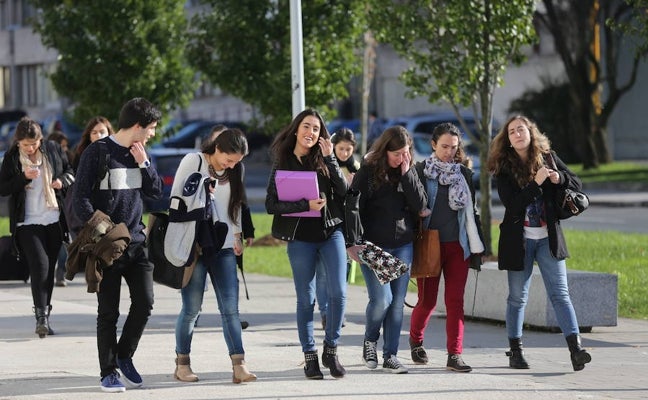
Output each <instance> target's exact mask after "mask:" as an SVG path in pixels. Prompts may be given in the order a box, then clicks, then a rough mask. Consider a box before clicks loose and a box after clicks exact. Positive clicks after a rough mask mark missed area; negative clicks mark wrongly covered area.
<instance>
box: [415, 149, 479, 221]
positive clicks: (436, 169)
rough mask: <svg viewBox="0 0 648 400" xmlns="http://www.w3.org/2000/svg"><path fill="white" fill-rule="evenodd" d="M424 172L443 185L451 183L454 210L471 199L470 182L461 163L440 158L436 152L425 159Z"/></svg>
mask: <svg viewBox="0 0 648 400" xmlns="http://www.w3.org/2000/svg"><path fill="white" fill-rule="evenodd" d="M423 173H424V175H425V177H426V178H428V179H436V180H438V181H439V183H440V184H441V185H449V186H450V188H449V191H448V203H449V205H450V208H451V209H453V210H455V211H456V210H459V209H462V208H465V207H466V206H467V205H468V203H469V199H470V190H469V189H468V183H467V182H466V178H464V176H463V174H462V173H461V165H460V164H457V163H447V162H443V161H441V160H439V159H438V158H437V156H436V154H434V153H432V155H431V156H430V157H429V158H428V159H426V160H425V168H424V169H423Z"/></svg>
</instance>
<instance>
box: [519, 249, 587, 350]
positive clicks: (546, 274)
mask: <svg viewBox="0 0 648 400" xmlns="http://www.w3.org/2000/svg"><path fill="white" fill-rule="evenodd" d="M534 261H537V263H538V267H539V268H540V274H541V275H542V280H543V281H544V285H545V290H546V291H547V297H549V299H550V300H551V305H552V306H553V309H554V312H555V313H556V320H557V321H558V325H559V326H560V329H561V330H562V332H563V335H565V336H569V335H571V334H574V333H576V334H578V333H579V330H578V321H577V320H576V313H575V312H574V306H573V305H572V302H571V298H570V297H569V288H568V287H567V266H566V264H565V260H557V259H555V258H554V257H553V256H552V255H551V251H550V250H549V239H548V238H544V239H540V240H534V239H526V254H525V259H524V270H522V271H508V287H509V295H508V298H507V300H506V331H507V333H508V337H509V338H511V339H517V338H521V337H522V325H523V324H524V309H525V307H526V305H527V300H528V298H529V285H530V284H531V277H532V272H533V262H534Z"/></svg>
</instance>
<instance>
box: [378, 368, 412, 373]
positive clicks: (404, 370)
mask: <svg viewBox="0 0 648 400" xmlns="http://www.w3.org/2000/svg"><path fill="white" fill-rule="evenodd" d="M383 371H384V372H389V373H392V374H406V373H408V372H409V371H408V370H407V369H400V368H399V369H392V368H385V367H383Z"/></svg>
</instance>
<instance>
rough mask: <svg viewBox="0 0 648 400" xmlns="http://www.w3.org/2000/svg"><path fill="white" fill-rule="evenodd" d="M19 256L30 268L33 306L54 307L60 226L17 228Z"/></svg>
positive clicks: (60, 239) (60, 241) (56, 224)
mask: <svg viewBox="0 0 648 400" xmlns="http://www.w3.org/2000/svg"><path fill="white" fill-rule="evenodd" d="M16 239H17V241H18V246H19V247H20V256H21V257H23V258H24V259H25V261H26V263H27V266H28V267H29V275H30V276H31V278H30V281H31V292H32V299H33V301H34V307H38V308H44V307H47V306H48V305H50V304H51V301H52V290H53V289H54V267H55V266H56V259H57V257H58V252H59V249H60V248H61V243H62V238H61V227H60V226H59V224H58V222H57V223H54V224H50V225H22V226H19V227H18V228H17V229H16Z"/></svg>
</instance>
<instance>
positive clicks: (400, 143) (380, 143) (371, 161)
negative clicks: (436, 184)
mask: <svg viewBox="0 0 648 400" xmlns="http://www.w3.org/2000/svg"><path fill="white" fill-rule="evenodd" d="M403 147H407V149H408V151H409V153H410V166H412V165H414V150H413V149H412V137H411V136H410V134H409V132H407V129H405V128H404V127H402V126H400V125H395V126H391V127H389V128H387V129H385V131H384V132H383V133H382V135H380V136H379V137H378V139H376V141H375V142H374V144H373V145H372V146H371V149H370V150H369V152H368V153H367V155H366V156H365V163H366V164H367V165H370V166H372V168H373V173H374V179H373V185H372V188H373V189H377V188H378V187H380V186H381V185H382V184H385V183H387V182H391V183H394V184H395V183H397V182H396V180H397V179H400V177H399V176H398V177H397V176H396V175H395V174H390V173H389V172H390V171H391V170H393V168H392V167H390V166H389V162H388V161H387V152H388V151H396V150H400V149H402V148H403ZM399 175H400V174H399Z"/></svg>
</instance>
